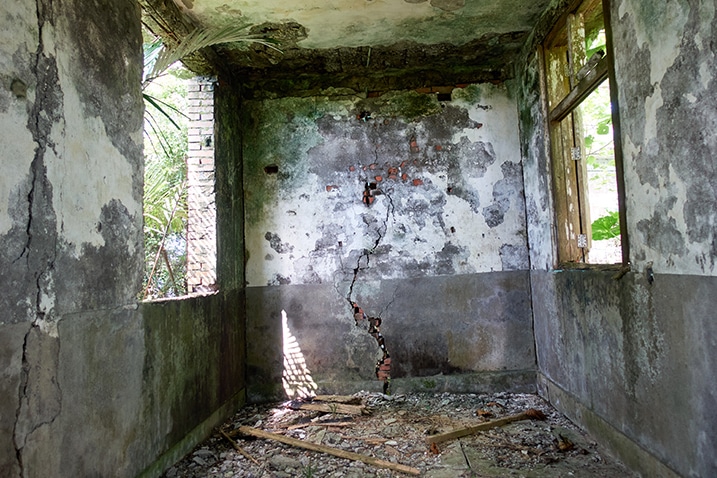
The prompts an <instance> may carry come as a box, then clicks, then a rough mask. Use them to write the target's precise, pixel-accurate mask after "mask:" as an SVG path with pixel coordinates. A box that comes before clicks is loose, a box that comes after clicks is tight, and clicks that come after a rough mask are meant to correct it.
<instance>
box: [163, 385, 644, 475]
mask: <svg viewBox="0 0 717 478" xmlns="http://www.w3.org/2000/svg"><path fill="white" fill-rule="evenodd" d="M353 397H356V398H357V399H358V400H360V401H361V403H362V404H363V405H364V406H365V407H366V409H367V410H368V412H369V413H368V414H364V415H358V416H356V415H344V414H342V413H339V412H338V411H337V412H334V413H324V412H317V411H308V410H294V409H291V408H288V407H287V406H286V405H287V404H286V403H274V404H267V405H259V406H247V407H245V408H243V409H242V410H241V411H239V412H238V413H237V414H236V415H235V416H234V417H233V418H231V419H230V420H228V421H227V422H226V423H224V424H223V425H222V426H221V431H223V432H225V433H227V434H228V435H235V438H236V440H237V441H236V443H237V445H238V446H239V447H240V448H241V449H242V451H243V452H244V453H245V455H242V454H241V453H240V452H238V451H237V450H235V449H234V448H233V446H232V444H230V442H229V441H228V440H227V439H226V438H224V437H223V436H222V435H221V434H220V432H219V430H217V431H216V432H215V433H214V434H213V435H212V436H211V437H210V438H209V439H208V440H207V441H205V442H204V443H202V444H201V445H199V446H198V447H197V448H196V449H195V450H193V451H192V452H191V453H189V454H188V455H187V456H186V457H185V458H184V459H183V460H182V461H180V462H179V463H177V464H175V465H174V466H173V467H171V468H170V469H169V470H167V472H166V473H165V475H164V476H165V477H167V478H174V477H244V478H250V477H251V478H274V477H276V478H286V477H307V478H308V477H329V478H334V477H335V478H339V477H349V478H359V477H369V478H371V477H399V476H411V475H408V474H405V473H401V472H398V471H394V470H391V469H384V468H378V467H375V466H373V465H370V464H365V463H362V462H359V461H351V460H348V459H343V458H338V457H334V456H330V455H327V454H324V453H318V452H314V451H308V450H305V449H302V448H298V447H295V446H289V445H285V444H281V443H278V442H275V441H273V440H265V439H255V438H250V437H246V436H242V435H237V434H236V430H238V428H239V427H240V426H250V427H254V428H257V429H261V430H265V431H268V432H271V433H276V434H281V435H283V436H289V437H293V438H296V439H299V440H302V441H307V442H312V443H318V444H322V445H324V446H328V447H332V448H335V449H340V450H345V451H350V452H354V453H359V454H362V455H368V456H371V457H375V458H378V459H381V460H385V461H388V462H391V463H398V464H401V465H406V466H409V467H412V468H416V469H417V470H418V472H419V474H420V476H424V477H429V478H456V477H525V478H547V477H550V478H560V477H585V478H590V477H601V478H612V477H632V476H635V475H633V474H632V473H630V472H629V471H628V470H627V469H626V468H625V467H624V466H623V465H622V464H620V463H619V462H617V461H616V460H615V459H614V458H612V457H611V456H610V455H608V454H607V453H606V452H605V451H604V450H603V449H602V448H601V447H599V446H598V445H597V444H596V443H595V442H593V441H592V440H591V439H590V438H589V437H588V436H587V435H585V434H584V433H583V432H582V431H581V430H580V429H578V428H577V427H576V426H575V425H574V424H572V423H571V422H570V421H569V420H568V419H567V418H565V416H563V415H562V414H560V413H559V412H557V411H556V410H555V409H554V408H552V407H551V406H550V405H549V404H548V403H546V402H545V401H543V400H542V399H541V398H540V397H538V396H536V395H530V394H507V393H495V394H449V393H436V394H412V395H397V396H388V395H383V394H379V393H368V392H359V393H357V394H355V395H354V396H353ZM530 408H533V409H536V410H540V411H542V412H543V413H544V414H545V416H546V419H545V420H544V421H538V420H522V421H516V422H513V423H510V424H508V425H504V426H501V427H496V428H493V429H490V430H487V431H481V432H478V433H476V434H474V435H470V436H466V437H462V438H458V439H454V440H449V441H446V442H442V443H439V444H438V445H437V446H436V447H432V446H429V445H428V444H427V441H426V439H427V437H429V436H431V434H434V433H442V432H445V431H450V430H454V429H456V428H460V427H464V426H468V425H473V424H476V423H481V422H485V421H489V420H494V419H497V418H501V417H505V416H509V415H511V414H515V413H520V412H523V411H525V410H527V409H530Z"/></svg>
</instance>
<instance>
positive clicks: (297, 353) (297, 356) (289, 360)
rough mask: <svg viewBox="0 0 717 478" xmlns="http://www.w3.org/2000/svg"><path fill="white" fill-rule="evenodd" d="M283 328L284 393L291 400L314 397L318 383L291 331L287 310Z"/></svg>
mask: <svg viewBox="0 0 717 478" xmlns="http://www.w3.org/2000/svg"><path fill="white" fill-rule="evenodd" d="M281 327H282V330H283V338H284V371H283V372H282V374H281V382H282V384H283V386H284V391H285V392H286V395H287V397H289V398H290V399H294V398H305V397H313V396H315V395H316V388H317V387H316V383H315V382H314V379H313V378H311V371H310V370H309V369H308V367H307V366H306V360H305V359H304V354H303V353H302V352H301V347H300V346H299V342H298V341H297V340H296V337H294V335H293V334H292V333H291V330H289V321H288V319H287V317H286V311H285V310H282V311H281Z"/></svg>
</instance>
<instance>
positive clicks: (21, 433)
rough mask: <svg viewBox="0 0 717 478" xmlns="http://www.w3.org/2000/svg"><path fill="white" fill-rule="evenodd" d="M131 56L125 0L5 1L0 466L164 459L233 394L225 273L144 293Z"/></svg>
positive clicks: (132, 12) (83, 466) (236, 322)
mask: <svg viewBox="0 0 717 478" xmlns="http://www.w3.org/2000/svg"><path fill="white" fill-rule="evenodd" d="M6 3H7V2H6ZM141 70H142V36H141V31H140V10H139V7H138V5H137V4H136V2H134V1H129V0H128V1H120V2H110V1H98V2H94V3H93V4H92V5H91V8H88V3H87V2H80V1H68V2H53V1H50V0H38V1H34V0H22V1H15V2H10V3H7V4H4V5H3V9H2V12H1V13H0V126H2V127H0V157H2V162H3V163H2V164H3V166H4V173H3V175H2V177H1V178H0V242H1V243H2V244H3V247H2V249H0V269H1V270H2V274H0V289H2V293H1V294H0V310H2V313H1V314H0V378H1V380H0V476H2V477H19V476H23V477H35V476H37V477H44V476H58V477H59V476H68V477H69V476H73V477H74V476H128V477H129V476H137V475H138V474H140V473H141V472H142V471H143V470H146V476H158V475H159V473H160V472H161V471H162V469H163V466H165V465H167V464H168V463H169V464H171V463H172V461H173V460H176V459H178V458H179V457H180V456H181V455H182V453H184V452H186V451H188V450H189V449H191V447H192V446H193V445H194V444H196V443H197V442H198V441H200V440H202V439H203V438H205V437H206V435H207V434H208V433H209V432H210V431H211V428H212V427H213V426H215V425H216V424H218V423H220V422H221V421H222V420H223V419H224V418H225V417H227V416H228V415H229V414H231V413H233V411H234V410H235V407H236V406H238V405H239V404H240V402H241V401H242V399H243V386H244V381H243V375H244V368H243V367H244V362H243V354H244V349H243V343H244V337H243V335H242V334H243V323H242V321H241V320H240V319H241V313H238V312H237V311H241V310H243V308H244V306H243V295H242V294H240V293H239V289H238V287H236V285H235V286H234V287H233V288H232V287H227V288H226V290H223V291H222V292H221V293H218V294H215V295H212V296H208V297H204V298H194V299H192V300H187V301H176V302H173V303H171V304H167V305H162V304H144V305H142V306H141V307H138V305H137V293H138V291H139V290H140V287H141V278H142V270H143V267H142V261H143V256H144V254H143V236H142V176H143V158H142V123H143V115H142V113H143V102H142V94H141V89H140V81H141ZM230 124H231V123H230ZM223 191H224V192H225V193H226V192H227V191H226V190H223ZM218 201H219V199H218ZM221 201H222V204H224V203H226V202H232V201H233V202H238V203H241V199H240V198H239V200H236V199H235V198H234V197H233V196H232V195H231V194H229V195H228V196H227V197H222V198H221ZM233 239H234V237H230V238H229V240H233ZM239 244H241V243H239ZM237 247H241V246H237ZM225 283H226V284H228V285H231V284H236V281H234V282H233V279H232V278H229V279H226V280H225ZM180 365H181V366H180Z"/></svg>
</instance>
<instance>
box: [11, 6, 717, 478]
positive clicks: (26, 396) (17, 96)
mask: <svg viewBox="0 0 717 478" xmlns="http://www.w3.org/2000/svg"><path fill="white" fill-rule="evenodd" d="M143 25H144V28H147V29H148V30H149V31H151V32H152V33H153V34H155V35H157V36H158V37H159V38H161V39H162V41H163V42H164V43H165V44H166V46H167V48H168V49H170V50H171V49H172V48H174V49H175V51H176V49H177V48H178V45H179V46H181V45H182V42H183V41H184V39H186V38H188V37H189V36H190V35H191V34H192V33H193V32H197V31H210V32H211V31H218V30H219V29H221V28H225V29H226V28H228V27H232V26H237V25H239V26H245V27H246V30H245V33H246V34H247V35H249V37H250V38H251V39H252V40H251V41H229V42H222V43H216V44H212V45H209V46H206V47H204V48H201V49H198V50H197V51H194V52H190V53H188V54H187V55H185V56H183V63H184V64H185V65H186V66H187V67H188V68H189V69H191V70H192V71H193V72H195V73H196V75H197V79H196V80H194V82H193V83H192V84H193V85H194V86H193V87H192V88H191V92H192V94H193V95H194V96H195V98H196V101H197V103H196V104H197V105H199V106H200V107H201V108H199V109H200V110H201V111H203V112H202V113H201V114H200V113H196V114H193V115H191V123H193V124H192V125H190V129H191V132H190V141H191V140H192V137H194V140H195V144H196V147H194V148H193V149H192V148H190V149H191V151H190V154H189V155H188V158H189V159H188V160H187V162H188V168H189V172H188V175H189V177H190V186H192V185H194V186H197V185H199V187H198V188H197V190H196V191H197V196H196V197H195V200H194V201H195V202H194V203H193V204H194V212H193V214H195V215H198V216H201V217H200V218H195V219H194V220H193V219H192V216H191V214H192V211H191V210H190V218H189V226H188V227H189V228H190V233H189V234H188V237H189V239H190V240H189V244H188V245H187V248H188V250H189V252H188V258H189V259H188V261H189V264H188V268H189V269H190V270H189V272H188V283H189V284H190V289H191V291H190V292H191V293H189V294H187V295H185V296H182V297H176V298H173V299H171V300H170V299H167V300H143V299H142V296H141V294H140V291H141V290H142V287H143V285H142V283H143V274H144V270H145V269H144V267H145V266H144V263H145V253H144V232H143V221H144V218H143V181H144V179H143V178H144V174H143V173H144V157H143V154H144V153H143V127H144V122H143V114H144V110H145V107H144V101H143V90H142V74H143V48H142V47H143V36H142V35H143V34H142V29H143ZM212 29H214V30H212ZM716 51H717V2H715V1H713V0H690V1H687V0H666V1H654V0H582V1H575V0H533V1H522V0H346V1H342V2H335V1H329V2H326V1H320V0H301V1H295V2H292V1H286V0H283V1H278V0H262V1H252V0H236V1H229V0H223V1H219V0H193V1H192V0H174V1H173V0H138V1H135V0H115V1H109V0H93V1H89V2H88V1H79V0H67V1H57V0H14V1H12V2H3V4H2V7H0V125H2V128H0V155H1V157H2V166H3V173H2V179H0V239H1V241H2V245H3V247H2V249H0V270H1V271H0V286H2V292H0V310H1V311H2V313H1V314H2V315H0V373H1V374H2V380H1V381H0V476H2V477H47V476H67V477H70V476H72V477H77V476H118V477H131V476H147V477H154V476H160V475H161V474H162V473H163V472H164V471H165V470H166V469H168V468H169V467H171V466H172V465H173V464H174V463H175V462H177V461H178V460H180V459H181V458H182V457H183V456H184V455H185V454H187V453H188V452H190V451H191V450H192V449H193V447H195V446H196V445H197V444H198V443H200V442H202V441H203V440H205V439H206V438H207V437H208V436H210V434H211V433H212V430H213V429H214V428H215V427H217V426H219V425H220V424H221V423H223V422H224V421H225V420H226V419H227V418H228V417H231V416H232V415H233V414H234V413H236V412H237V411H238V410H241V409H242V408H243V407H248V406H252V404H256V403H261V402H269V401H276V400H284V399H286V398H295V397H296V396H301V395H307V394H308V395H311V394H315V393H320V394H353V393H356V392H359V391H361V390H364V391H370V392H376V393H383V392H385V393H386V394H387V395H389V394H397V393H402V394H411V393H419V392H420V393H442V392H452V393H466V394H469V393H488V392H491V393H492V392H516V393H518V392H519V393H532V394H536V395H538V396H540V397H542V398H543V399H545V400H546V401H547V402H549V403H550V404H551V405H552V406H553V407H555V408H556V409H557V410H559V411H560V412H561V413H563V414H565V416H567V417H569V418H570V420H572V421H573V422H574V423H575V424H577V425H578V426H580V427H581V428H582V429H584V430H585V431H586V432H587V433H588V434H590V436H591V437H592V438H593V439H595V440H596V441H597V442H598V443H600V444H601V445H602V446H604V447H606V449H608V450H610V452H611V453H612V454H614V455H615V456H616V457H617V458H618V459H619V460H621V461H622V462H623V463H624V464H625V465H626V466H627V467H628V468H630V469H631V470H633V471H634V472H635V473H637V474H639V475H640V476H646V477H647V476H649V477H653V476H685V477H687V476H689V477H713V476H717V386H716V385H715V377H716V376H717V316H716V314H715V310H716V309H717V277H716V276H717V227H716V226H717V171H716V170H717V159H715V158H717V135H716V134H715V131H717V94H715V91H717V61H716V59H715V52H716ZM594 95H595V97H597V96H600V97H601V98H603V99H602V101H603V103H602V106H599V107H598V106H591V107H589V108H588V107H587V106H586V105H594V104H595V103H594V102H593V103H590V102H591V101H593V100H591V98H593V96H594ZM596 101H597V100H596ZM202 108H203V109H202ZM597 110H599V112H598V113H595V111H597ZM197 111H199V110H197ZM596 118H597V119H596ZM588 130H590V131H592V132H591V133H590V134H587V133H586V132H587V131H588ZM192 135H193V136H192ZM606 153H607V154H606ZM192 174H195V176H194V179H192V176H191V175H192ZM595 177H597V178H598V179H599V181H593V179H594V178H595ZM192 181H194V183H192ZM593 183H596V184H593ZM191 207H192V206H191V205H190V209H191ZM610 221H612V222H610ZM197 224H199V226H197ZM606 224H608V225H609V227H605V225H606ZM192 227H194V233H195V234H196V235H195V236H192V230H191V228H192ZM606 230H609V231H608V232H606ZM610 231H612V233H610ZM192 237H195V239H192ZM192 248H194V249H192ZM192 261H194V262H192ZM190 273H193V274H194V275H193V276H192V275H191V274H190ZM287 344H290V345H291V346H292V348H291V349H290V350H289V352H287V348H286V346H287ZM289 369H290V370H289ZM287 370H289V373H288V374H287Z"/></svg>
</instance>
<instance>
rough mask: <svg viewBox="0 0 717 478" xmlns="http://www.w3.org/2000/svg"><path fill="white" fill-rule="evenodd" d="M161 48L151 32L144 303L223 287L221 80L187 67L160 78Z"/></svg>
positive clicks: (146, 86) (146, 85)
mask: <svg viewBox="0 0 717 478" xmlns="http://www.w3.org/2000/svg"><path fill="white" fill-rule="evenodd" d="M161 48H162V43H161V41H159V40H158V39H156V38H155V37H154V36H153V35H152V34H151V33H149V32H147V31H146V30H145V31H144V54H145V64H144V70H145V76H144V78H143V85H142V87H143V96H144V99H145V128H144V132H145V158H144V159H145V178H144V184H145V187H144V233H145V234H144V237H145V273H144V281H143V288H142V292H141V293H140V296H141V298H142V299H162V298H171V297H181V296H184V295H187V294H193V293H207V292H212V291H214V290H216V289H217V287H216V206H215V168H214V80H213V79H211V78H203V77H200V78H195V77H194V74H193V73H191V72H190V71H189V70H187V69H185V68H184V67H183V66H182V65H181V64H180V63H176V64H174V65H172V66H170V67H169V68H167V69H166V70H164V71H162V72H160V73H159V74H157V72H155V71H153V67H154V64H155V62H156V60H157V57H158V54H159V52H160V51H161ZM150 72H152V73H150ZM150 75H154V76H150Z"/></svg>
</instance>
